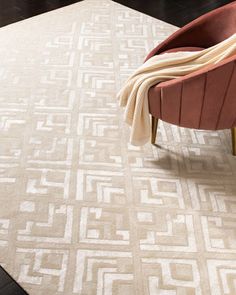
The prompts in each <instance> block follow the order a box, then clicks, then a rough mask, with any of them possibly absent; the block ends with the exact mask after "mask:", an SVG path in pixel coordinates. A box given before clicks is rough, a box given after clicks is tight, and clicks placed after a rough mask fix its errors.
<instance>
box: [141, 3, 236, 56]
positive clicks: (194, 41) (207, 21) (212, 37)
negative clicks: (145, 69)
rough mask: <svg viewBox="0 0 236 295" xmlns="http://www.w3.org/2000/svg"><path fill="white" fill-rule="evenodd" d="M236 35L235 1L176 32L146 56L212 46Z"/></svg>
mask: <svg viewBox="0 0 236 295" xmlns="http://www.w3.org/2000/svg"><path fill="white" fill-rule="evenodd" d="M234 33H236V1H234V2H232V3H230V4H227V5H225V6H222V7H220V8H217V9H215V10H213V11H211V12H208V13H206V14H204V15H202V16H200V17H198V18H197V19H195V20H194V21H192V22H190V23H189V24H187V25H186V26H184V27H182V28H181V29H179V30H177V31H176V32H175V33H174V34H172V35H171V36H170V37H169V38H167V39H166V40H165V41H164V42H162V43H161V44H159V45H158V46H157V47H156V48H154V49H153V50H152V51H151V52H150V53H149V54H148V56H147V58H146V60H147V59H149V58H150V57H151V56H153V55H156V54H160V53H162V52H164V51H166V50H169V49H172V48H178V47H189V46H190V47H201V48H208V47H210V46H213V45H215V44H217V43H219V42H221V41H223V40H225V39H227V38H228V37H230V36H231V35H233V34H234Z"/></svg>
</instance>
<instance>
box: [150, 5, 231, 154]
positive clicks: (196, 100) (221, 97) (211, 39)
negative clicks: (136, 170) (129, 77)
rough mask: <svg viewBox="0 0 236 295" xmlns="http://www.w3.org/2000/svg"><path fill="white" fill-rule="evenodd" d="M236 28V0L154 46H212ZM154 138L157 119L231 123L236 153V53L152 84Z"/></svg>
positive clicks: (202, 125) (196, 124) (204, 125)
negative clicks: (176, 76)
mask: <svg viewBox="0 0 236 295" xmlns="http://www.w3.org/2000/svg"><path fill="white" fill-rule="evenodd" d="M234 33H236V1H234V2H232V3H230V4H228V5H225V6H223V7H220V8H218V9H216V10H213V11H211V12H209V13H207V14H205V15H203V16H201V17H199V18H197V19H195V20H194V21H192V22H191V23H189V24H187V25H186V26H184V27H183V28H181V29H179V30H177V31H176V32H175V33H174V34H172V35H171V36H170V37H169V38H168V39H167V40H165V41H164V42H162V43H161V44H160V45H159V46H157V47H156V48H154V49H153V50H152V51H151V52H150V53H149V55H148V56H147V58H146V60H147V59H149V58H150V57H151V56H153V55H158V54H161V53H164V52H170V51H172V52H173V51H196V50H202V49H204V48H207V47H210V46H213V45H215V44H217V43H219V42H221V41H223V40H224V39H226V38H227V37H230V36H231V35H232V34H234ZM148 96H149V97H148V98H149V111H150V114H151V115H152V139H151V141H152V143H155V139H156V131H157V125H158V119H161V120H163V121H166V122H169V123H172V124H175V125H178V126H182V127H188V128H194V129H205V130H219V129H231V133H232V144H233V154H234V155H236V55H234V56H233V57H230V58H227V59H225V60H224V61H222V62H220V63H218V64H216V65H213V66H207V67H206V68H204V69H202V70H198V71H196V72H194V73H192V74H189V75H186V76H183V77H181V78H177V79H173V80H170V81H166V82H162V83H160V84H157V85H155V86H153V87H152V88H150V90H149V94H148Z"/></svg>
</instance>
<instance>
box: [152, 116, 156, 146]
mask: <svg viewBox="0 0 236 295" xmlns="http://www.w3.org/2000/svg"><path fill="white" fill-rule="evenodd" d="M157 125H158V119H157V118H155V117H153V116H152V138H151V143H152V144H154V143H155V141H156V135H157Z"/></svg>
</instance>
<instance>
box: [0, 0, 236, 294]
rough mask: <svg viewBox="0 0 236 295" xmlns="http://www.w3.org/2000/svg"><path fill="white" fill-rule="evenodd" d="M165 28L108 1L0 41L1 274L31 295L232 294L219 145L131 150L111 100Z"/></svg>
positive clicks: (193, 141) (234, 233)
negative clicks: (11, 279)
mask: <svg viewBox="0 0 236 295" xmlns="http://www.w3.org/2000/svg"><path fill="white" fill-rule="evenodd" d="M176 29H177V28H176V27H174V26H171V25H169V24H166V23H164V22H161V21H159V20H155V19H153V18H151V17H148V16H146V15H143V14H141V13H139V12H135V11H133V10H131V9H128V8H126V7H124V6H121V5H119V4H116V3H114V2H112V1H109V0H102V1H96V0H85V1H83V2H79V3H77V4H74V5H71V6H68V7H66V8H63V9H59V10H56V11H53V12H50V13H47V14H43V15H40V16H37V17H34V18H31V19H28V20H26V21H22V22H19V23H16V24H13V25H10V26H7V27H4V28H1V29H0V41H1V42H0V43H1V46H0V84H1V85H0V113H1V114H0V201H1V207H0V263H1V264H2V265H3V266H4V267H5V268H6V269H7V271H9V272H10V273H11V274H12V275H13V276H14V278H16V280H17V281H19V282H20V283H21V284H22V286H23V287H24V288H25V289H26V290H27V291H28V292H29V294H30V295H45V294H47V295H59V294H64V295H70V294H81V295H82V294H83V295H111V294H112V295H126V294H129V295H134V294H135V295H157V294H160V295H190V294H191V295H192V294H196V295H200V294H203V295H205V294H207V295H208V294H212V295H221V294H227V295H233V294H236V158H233V157H232V156H231V143H230V133H229V132H228V131H220V132H205V131H193V130H189V129H183V128H178V127H175V126H172V125H170V124H166V123H161V124H160V126H159V129H158V144H159V145H160V146H161V148H158V147H155V146H152V145H151V144H147V145H146V146H144V147H142V148H138V147H133V146H131V145H130V144H129V143H128V139H129V129H128V127H127V126H126V125H125V124H124V123H123V110H122V109H120V107H119V105H118V101H117V100H116V98H115V97H116V93H117V92H118V90H119V89H120V87H121V85H122V83H123V82H124V80H125V79H126V78H127V77H128V76H129V75H130V74H131V73H132V71H133V70H134V69H136V68H137V67H138V66H139V65H140V64H141V63H142V61H143V59H144V57H145V55H146V54H147V53H148V51H149V50H150V49H152V48H153V47H154V45H155V44H157V43H158V42H160V41H162V40H163V39H165V38H166V37H167V36H168V35H170V34H171V33H172V32H174V31H175V30H176Z"/></svg>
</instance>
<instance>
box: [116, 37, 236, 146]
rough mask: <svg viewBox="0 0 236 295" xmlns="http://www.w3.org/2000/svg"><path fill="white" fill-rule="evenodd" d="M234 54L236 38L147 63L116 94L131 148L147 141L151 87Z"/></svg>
mask: <svg viewBox="0 0 236 295" xmlns="http://www.w3.org/2000/svg"><path fill="white" fill-rule="evenodd" d="M234 54H236V34H234V35H232V36H231V37H229V38H228V39H226V40H224V41H222V42H220V43H218V44H217V45H215V46H212V47H209V48H207V49H204V50H202V51H198V52H171V53H164V54H161V55H156V56H153V57H151V58H150V59H148V60H147V61H146V62H145V63H144V64H143V65H142V66H141V67H139V68H138V69H137V70H136V71H135V72H134V74H133V75H132V76H131V77H129V79H128V80H127V81H126V83H125V85H124V86H123V88H122V89H121V90H120V92H119V94H118V97H119V99H120V106H122V107H125V114H124V116H125V122H127V123H128V124H129V125H130V126H131V136H130V142H131V144H133V145H143V144H145V143H147V142H148V141H149V138H150V134H151V124H150V116H149V109H148V90H149V88H150V87H152V86H154V85H156V84H158V83H160V82H163V81H167V80H170V79H175V78H178V77H181V76H184V75H187V74H190V73H192V72H194V71H197V70H200V69H202V68H204V67H206V66H208V65H213V64H216V63H218V62H220V61H222V60H223V59H225V58H228V57H230V56H232V55H234Z"/></svg>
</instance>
